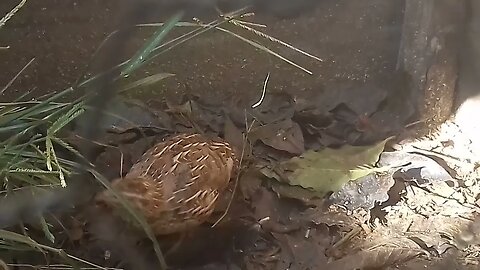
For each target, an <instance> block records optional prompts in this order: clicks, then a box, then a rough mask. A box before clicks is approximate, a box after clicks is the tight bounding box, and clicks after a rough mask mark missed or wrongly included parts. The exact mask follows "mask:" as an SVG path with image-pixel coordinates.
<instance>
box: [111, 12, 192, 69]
mask: <svg viewBox="0 0 480 270" xmlns="http://www.w3.org/2000/svg"><path fill="white" fill-rule="evenodd" d="M182 16H183V14H182V13H177V14H175V15H174V16H173V17H172V18H171V19H170V20H168V22H167V23H165V25H163V26H161V27H160V28H159V29H158V30H157V31H156V32H155V34H154V35H153V36H152V38H151V39H150V40H149V41H148V42H146V43H145V45H144V46H143V47H142V48H141V49H140V50H139V51H137V53H136V54H135V55H134V56H133V57H132V58H131V59H130V60H129V61H128V64H127V66H126V67H125V68H124V69H123V70H122V72H121V75H120V76H121V77H126V76H128V75H130V74H131V73H132V72H133V71H135V70H136V69H138V68H139V67H140V66H141V65H142V64H143V63H144V62H145V60H146V59H148V58H149V56H150V54H151V53H152V51H153V50H154V49H155V47H157V46H158V45H159V44H160V42H162V40H163V39H164V38H165V37H166V36H167V34H168V33H169V32H170V30H172V28H173V27H175V24H176V23H178V21H180V19H181V18H182Z"/></svg>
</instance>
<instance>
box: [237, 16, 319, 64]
mask: <svg viewBox="0 0 480 270" xmlns="http://www.w3.org/2000/svg"><path fill="white" fill-rule="evenodd" d="M230 23H232V24H233V25H236V26H238V27H240V28H243V29H245V30H247V31H251V32H253V33H254V34H256V35H258V36H261V37H263V38H266V39H268V40H270V41H272V42H276V43H279V44H280V45H283V46H285V47H287V48H289V49H291V50H294V51H296V52H298V53H301V54H303V55H305V56H308V57H310V58H313V59H315V60H317V61H319V62H323V59H321V58H320V57H317V56H315V55H313V54H310V53H308V52H306V51H304V50H301V49H299V48H297V47H295V46H293V45H291V44H288V43H286V42H285V41H281V40H279V39H277V38H274V37H272V36H270V35H268V34H265V33H263V32H261V31H259V30H257V29H254V28H252V27H249V26H247V25H245V24H247V23H248V22H244V21H239V20H235V19H233V20H231V21H230Z"/></svg>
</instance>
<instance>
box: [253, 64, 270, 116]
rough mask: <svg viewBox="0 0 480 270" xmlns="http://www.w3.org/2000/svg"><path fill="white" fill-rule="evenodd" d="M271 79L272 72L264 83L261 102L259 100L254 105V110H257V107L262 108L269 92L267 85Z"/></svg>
mask: <svg viewBox="0 0 480 270" xmlns="http://www.w3.org/2000/svg"><path fill="white" fill-rule="evenodd" d="M269 78H270V72H268V73H267V77H266V78H265V81H264V82H263V90H262V96H261V97H260V100H258V101H257V102H256V103H255V104H253V105H252V109H255V108H256V107H258V106H260V104H262V102H263V100H264V99H265V93H266V92H267V83H268V79H269Z"/></svg>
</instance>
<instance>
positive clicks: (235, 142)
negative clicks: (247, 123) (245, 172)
mask: <svg viewBox="0 0 480 270" xmlns="http://www.w3.org/2000/svg"><path fill="white" fill-rule="evenodd" d="M223 132H224V135H225V136H224V137H225V140H226V141H227V142H229V143H230V144H231V145H232V146H233V148H234V151H235V152H236V154H237V155H238V156H240V155H241V151H242V148H243V145H244V139H243V134H242V131H241V130H240V129H239V128H238V127H237V126H236V125H235V124H234V123H233V121H232V120H231V119H230V117H228V115H225V126H224V131H223ZM245 146H249V144H247V145H245ZM246 150H248V149H246ZM245 152H246V153H249V152H250V151H245Z"/></svg>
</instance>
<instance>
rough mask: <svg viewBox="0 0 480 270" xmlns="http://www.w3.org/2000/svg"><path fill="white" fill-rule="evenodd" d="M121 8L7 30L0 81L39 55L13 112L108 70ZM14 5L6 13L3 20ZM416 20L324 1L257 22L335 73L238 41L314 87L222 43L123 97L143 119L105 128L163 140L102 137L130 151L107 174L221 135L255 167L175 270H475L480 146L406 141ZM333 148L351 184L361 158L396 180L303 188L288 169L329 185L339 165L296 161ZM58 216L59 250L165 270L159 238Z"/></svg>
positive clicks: (390, 10) (213, 36)
mask: <svg viewBox="0 0 480 270" xmlns="http://www.w3.org/2000/svg"><path fill="white" fill-rule="evenodd" d="M123 2H125V3H126V2H128V1H123ZM123 2H122V1H97V0H89V1H70V0H68V1H67V0H63V1H57V0H44V1H31V2H29V3H28V4H27V5H26V6H25V7H24V8H23V9H22V11H21V12H20V13H19V15H18V16H16V17H15V18H13V19H12V20H11V21H10V22H9V23H8V25H7V26H6V27H5V28H4V29H2V35H1V36H0V46H8V47H9V48H8V49H6V50H2V51H0V58H1V59H2V60H1V62H2V66H3V67H6V68H4V69H3V70H4V71H3V72H2V73H1V74H0V83H1V84H2V85H3V84H6V83H7V82H8V81H9V80H10V79H11V78H12V77H13V76H14V75H15V74H16V73H17V72H18V71H19V70H20V69H21V68H22V67H23V66H24V65H25V64H26V63H27V62H28V61H30V59H32V58H33V57H34V58H35V62H34V63H33V65H32V66H31V67H29V68H28V69H27V70H26V71H25V72H24V73H22V75H21V76H20V78H19V79H18V80H16V81H15V83H14V84H13V85H12V86H11V87H10V88H9V90H8V91H7V92H5V93H3V94H2V96H1V101H10V100H12V99H13V98H15V97H16V96H18V95H19V94H21V93H23V92H24V91H34V92H33V93H34V94H33V95H34V96H36V97H39V96H42V95H44V94H47V93H49V92H51V91H58V90H62V89H65V88H67V87H69V86H70V85H71V84H72V83H74V82H75V81H76V80H77V78H78V77H79V76H81V75H82V74H83V73H84V72H85V70H86V69H87V66H88V65H89V64H91V63H92V61H93V62H95V59H93V60H92V55H93V54H94V52H95V49H96V48H97V47H98V46H99V44H100V43H101V42H102V40H103V39H104V38H105V37H106V36H107V35H108V34H109V33H110V32H111V31H113V30H115V29H116V27H117V25H118V24H119V22H120V21H121V20H122V18H121V17H120V15H119V14H121V11H122V8H123V7H124V6H125V4H124V3H123ZM7 3H8V4H7ZM15 3H16V2H15V1H11V0H8V1H6V2H5V3H2V4H1V5H0V11H1V12H6V11H8V10H9V9H10V8H11V7H12V6H14V5H15ZM403 10H404V2H403V1H382V0H372V1H346V0H344V1H334V0H325V1H321V3H319V4H318V5H317V6H316V8H315V9H314V10H311V11H310V12H308V13H305V14H303V15H301V16H299V17H296V18H292V19H279V18H277V17H275V16H272V15H268V14H256V15H255V16H253V17H251V18H247V19H245V20H248V21H251V22H255V23H260V24H264V25H266V26H267V27H266V28H265V29H263V28H261V29H262V31H264V32H265V33H268V35H270V36H272V37H275V38H277V39H279V40H281V41H284V42H287V43H289V44H291V45H293V46H294V47H297V48H300V49H302V50H304V51H307V52H308V53H310V54H313V55H315V56H317V57H319V58H321V59H322V61H317V60H314V59H312V58H309V57H306V56H302V55H301V54H299V53H298V52H295V51H293V50H291V49H289V48H286V47H285V46H281V45H279V44H277V43H275V42H271V41H268V40H262V39H261V38H260V37H258V36H255V35H253V34H252V33H249V32H248V31H245V30H242V29H238V28H234V27H233V26H232V27H230V28H229V29H235V31H238V32H236V33H241V34H242V35H244V36H245V37H249V38H251V39H254V40H257V41H259V42H260V41H261V42H262V44H266V46H267V47H268V48H271V49H272V50H275V51H276V52H278V53H279V54H281V55H283V56H285V57H287V58H288V59H291V60H293V61H294V62H296V63H298V64H299V65H300V66H302V67H304V68H306V69H308V70H310V71H311V72H312V74H311V75H310V74H308V73H307V72H305V71H302V70H301V69H299V68H297V67H294V66H292V65H289V64H287V63H286V62H284V61H281V60H279V59H278V58H277V57H274V56H272V55H271V54H267V53H265V52H263V51H261V50H259V49H256V48H254V47H253V46H251V45H250V44H247V43H245V42H244V41H242V40H240V39H238V38H236V37H234V36H232V35H228V34H226V33H223V32H210V33H208V34H205V35H202V36H199V37H197V38H195V39H193V40H191V41H190V42H188V43H186V44H183V45H182V46H181V47H178V48H175V49H174V50H172V51H170V52H169V53H167V54H165V55H162V56H161V57H159V58H158V59H156V60H155V61H154V62H152V63H151V64H149V65H148V67H147V68H146V69H145V70H142V72H141V74H137V76H138V77H143V76H146V75H152V74H157V73H173V74H175V76H174V77H171V78H168V79H166V80H164V81H162V83H159V84H155V86H153V87H152V86H149V87H146V88H141V89H138V90H136V91H135V92H134V93H132V94H130V95H129V96H128V98H126V99H122V100H117V101H116V103H115V104H114V105H113V106H112V109H111V110H112V111H113V112H115V113H117V114H119V115H120V116H122V117H124V118H126V119H128V120H130V121H131V122H121V121H120V122H113V121H112V122H108V121H107V122H106V123H105V124H104V125H105V126H104V128H107V129H108V128H111V127H112V126H115V127H116V128H117V129H118V128H120V130H123V131H131V130H132V129H133V126H132V125H131V123H132V122H133V123H136V125H138V126H140V127H141V128H151V127H161V129H162V130H163V131H162V132H161V133H160V135H161V136H160V135H159V136H150V137H149V138H147V139H145V138H135V139H133V140H132V139H131V138H130V137H129V136H130V135H128V134H127V135H125V134H120V135H119V134H118V133H116V134H105V136H104V137H102V143H104V144H113V143H115V144H116V145H117V147H116V149H113V150H111V149H102V151H99V155H98V157H97V160H96V161H95V163H96V165H97V166H98V168H100V170H101V171H102V172H103V173H104V174H105V175H106V176H108V177H109V178H113V177H115V176H117V175H118V174H119V172H120V173H122V172H121V169H123V172H125V171H126V170H128V169H129V167H130V166H131V165H132V163H133V162H135V160H136V159H137V158H138V157H139V155H140V154H141V153H142V152H143V151H144V150H146V149H147V148H148V146H149V145H151V143H152V141H158V140H159V139H160V138H161V137H162V136H164V135H166V134H170V133H176V132H184V131H192V130H195V131H199V130H200V131H203V132H206V133H213V134H220V135H221V136H223V137H225V138H226V139H227V140H229V141H230V142H231V143H232V144H234V145H235V146H236V147H237V149H243V150H244V151H243V152H244V155H245V160H244V164H243V166H242V167H243V170H242V174H241V177H240V178H239V179H238V180H237V181H238V187H237V188H236V189H235V188H234V185H233V184H234V183H233V182H232V186H231V187H230V189H229V192H227V193H226V194H224V195H223V201H222V203H220V205H219V207H218V209H217V210H218V211H217V212H218V213H217V216H220V215H221V214H222V213H223V212H224V211H225V209H226V208H227V205H228V202H229V200H230V199H231V198H233V199H232V205H231V208H229V209H228V215H227V216H226V217H225V218H224V219H223V221H222V223H220V225H219V226H218V227H215V228H213V229H212V228H210V226H209V225H211V224H205V226H202V227H200V228H198V229H197V230H195V231H193V232H192V233H191V235H189V236H187V238H186V240H184V241H183V242H182V244H181V246H180V248H179V249H178V250H176V251H175V252H173V253H172V254H169V255H168V256H167V261H168V262H169V264H170V265H172V266H173V267H175V268H177V269H421V268H426V267H429V268H432V269H477V268H478V262H479V259H478V255H479V254H480V253H479V252H480V248H479V243H480V242H478V239H477V236H476V234H477V232H478V228H477V227H478V226H477V225H476V224H477V223H478V222H477V223H475V222H474V221H475V219H476V213H477V212H478V207H479V205H478V198H479V194H480V188H479V186H480V185H479V184H478V176H477V169H478V164H479V163H478V162H477V161H478V158H477V156H476V154H475V152H474V151H473V150H472V149H471V141H470V139H469V138H466V137H465V136H464V135H463V133H462V130H461V128H460V127H458V126H457V125H456V124H455V122H452V121H448V122H447V123H445V124H444V125H443V126H441V127H440V128H439V129H438V130H436V131H435V132H433V133H432V134H430V135H429V136H426V137H421V138H414V139H412V138H410V137H409V136H408V135H409V134H413V133H409V129H408V128H406V125H407V124H409V123H410V122H412V121H414V120H415V119H414V116H415V115H416V108H415V106H414V105H413V104H414V102H413V101H412V100H411V98H412V95H411V93H409V87H408V86H409V83H410V82H409V79H408V76H406V75H405V74H404V73H403V72H401V71H398V70H397V66H398V61H399V59H398V58H399V50H400V39H401V30H402V25H403ZM200 19H201V20H205V21H208V20H209V18H200ZM152 30H153V29H149V28H147V29H141V30H140V31H138V33H137V34H136V36H135V38H134V39H132V40H129V41H126V42H130V43H131V49H132V51H133V50H134V49H135V48H136V47H138V46H140V45H141V44H142V43H143V42H144V41H145V38H146V37H148V35H149V34H151V33H152ZM178 33H180V31H178V32H175V31H174V34H178ZM267 74H270V77H269V81H268V88H267V90H266V92H265V99H264V100H262V102H261V105H260V106H259V107H256V108H252V105H253V104H254V103H255V102H257V101H258V100H259V97H260V96H261V95H262V86H263V85H264V81H265V77H266V75H267ZM145 105H148V106H145ZM246 126H247V127H250V128H246ZM399 134H402V136H399V137H396V138H395V139H394V140H393V141H388V142H387V141H384V140H385V139H386V138H387V137H390V136H392V135H399ZM157 135H158V134H157ZM125 141H128V142H125ZM378 142H384V143H383V144H382V143H380V146H379V144H378ZM325 147H328V148H327V149H330V151H332V152H330V154H328V156H329V157H336V158H338V160H339V164H340V165H338V164H337V165H338V166H340V167H339V168H338V171H345V170H350V169H351V168H349V167H348V166H349V165H351V164H350V162H352V161H351V160H352V159H358V160H356V162H357V163H355V164H353V165H352V166H354V168H355V169H356V170H366V169H365V167H364V165H365V166H367V165H371V166H378V167H379V168H384V169H382V170H381V169H378V170H373V171H369V172H370V173H366V174H365V175H362V177H359V178H356V179H355V180H356V181H352V182H349V183H348V184H345V185H343V186H342V187H341V188H339V189H338V190H335V191H333V190H328V189H327V190H325V189H322V188H323V187H319V186H318V185H316V184H314V183H313V184H312V183H311V182H308V181H307V182H305V181H306V180H304V182H300V184H298V182H297V184H295V183H293V182H292V181H293V180H292V179H297V178H295V176H294V174H292V173H291V171H292V169H291V168H290V167H288V166H287V165H288V164H291V162H299V163H298V164H300V165H299V166H304V167H302V168H304V169H305V170H307V169H308V170H313V173H315V174H318V175H321V174H325V173H326V172H325V171H321V168H323V167H324V166H327V165H328V166H330V165H331V164H330V163H328V164H324V163H315V162H313V161H312V162H313V163H312V164H310V163H307V164H304V163H301V162H300V161H298V160H296V159H295V157H297V156H303V155H305V154H306V153H308V151H309V150H312V151H315V152H316V153H317V154H318V155H321V154H319V153H323V152H322V151H323V150H324V149H325ZM345 147H346V148H345ZM350 147H352V148H350ZM353 147H360V148H358V149H357V148H353ZM332 149H333V150H332ZM341 149H343V150H341ZM352 149H357V150H355V151H360V152H358V153H357V152H350V151H353V150H352ZM377 150H378V151H377ZM343 151H345V152H343ZM363 152H368V153H370V154H368V155H367V154H362V153H363ZM372 152H374V153H377V155H375V154H373V157H375V158H374V160H373V161H372V162H367V161H366V160H363V158H365V159H368V160H370V159H371V158H372V154H371V153H372ZM120 153H121V154H122V155H120ZM346 153H350V154H346ZM352 153H354V154H352ZM357 154H358V156H357ZM123 155H125V157H124V156H123ZM120 156H122V159H121V160H122V161H123V162H124V164H123V163H122V166H120V165H119V164H120V162H119V160H120ZM303 157H304V156H303ZM295 160H296V161H295ZM302 160H304V159H302ZM289 162H290V163H289ZM316 162H319V161H316ZM325 162H326V161H325ZM298 164H297V165H298ZM337 165H335V166H337ZM284 166H287V167H284ZM332 166H333V165H332ZM367 167H368V166H367ZM319 168H320V169H319ZM358 168H360V169H358ZM385 168H388V169H385ZM370 169H371V168H370ZM316 170H320V171H316ZM351 170H353V169H351ZM293 171H295V170H294V169H293ZM309 172H311V171H309ZM300 173H301V171H300ZM299 185H300V186H302V187H303V188H301V187H299ZM232 194H234V196H233V195H232ZM80 208H88V207H85V206H82V207H80ZM59 216H61V217H59V219H60V220H62V221H64V223H65V224H57V225H62V226H64V225H65V228H66V229H65V228H62V229H59V230H58V232H57V233H58V235H57V239H59V240H58V241H59V242H58V243H56V244H57V245H58V246H59V247H61V248H64V249H65V250H67V251H68V252H71V253H72V254H75V255H76V256H78V257H81V258H85V259H87V260H89V261H91V262H94V263H96V264H98V265H102V266H105V267H107V266H108V267H117V268H125V269H158V265H157V262H156V260H155V257H154V254H153V251H152V247H151V244H150V243H149V241H146V240H144V237H143V236H142V235H139V234H138V233H137V232H131V231H130V230H129V228H126V227H124V226H122V225H120V224H121V223H122V222H121V221H118V220H115V218H112V217H108V216H105V217H103V216H102V217H100V216H96V217H95V218H92V214H91V213H89V212H88V211H83V210H81V211H75V212H74V213H64V214H62V215H59ZM217 218H218V217H217ZM51 222H52V223H54V222H55V221H51ZM57 227H61V226H57ZM57 229H58V228H57ZM63 229H64V230H63ZM62 230H63V231H62ZM32 231H34V229H32ZM175 241H176V238H175V237H172V238H169V237H167V238H165V239H161V243H162V247H165V248H166V249H168V248H169V247H170V246H171V245H172V243H175ZM9 256H10V255H9ZM24 256H26V257H18V258H15V260H13V259H12V261H9V260H5V261H7V262H8V263H9V264H10V266H11V267H14V266H15V265H17V266H18V267H19V268H18V269H24V268H22V267H25V266H24V265H23V264H38V265H40V264H42V263H41V262H42V260H44V257H43V255H40V256H39V258H38V260H37V258H35V259H31V260H29V259H26V258H28V257H30V258H33V257H32V255H31V254H28V255H24ZM19 265H23V266H19ZM12 269H16V268H12Z"/></svg>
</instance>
